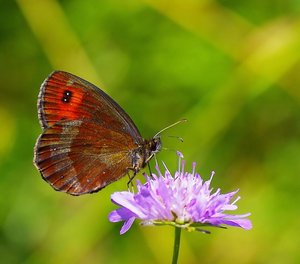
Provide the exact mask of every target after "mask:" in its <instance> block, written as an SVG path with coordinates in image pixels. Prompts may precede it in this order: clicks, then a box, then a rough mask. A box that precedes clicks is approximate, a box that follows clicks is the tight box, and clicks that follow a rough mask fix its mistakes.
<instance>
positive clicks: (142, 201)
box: [109, 152, 252, 234]
mask: <svg viewBox="0 0 300 264" xmlns="http://www.w3.org/2000/svg"><path fill="white" fill-rule="evenodd" d="M178 156H179V166H178V169H177V171H176V172H175V173H174V176H172V174H171V172H170V171H169V170H168V168H167V167H166V165H165V164H164V170H165V171H164V174H162V173H161V171H160V168H159V166H158V165H157V166H156V171H157V174H152V177H149V176H147V175H145V177H146V183H145V184H141V183H140V182H139V181H137V192H136V193H134V192H131V191H123V192H115V193H113V194H112V195H111V200H112V202H114V203H115V204H117V205H119V206H120V208H118V209H116V210H114V211H112V212H111V213H110V214H109V220H110V221H111V222H119V221H124V224H123V226H122V228H121V231H120V233H121V234H124V233H125V232H126V231H128V229H129V228H130V227H131V225H132V224H133V222H134V220H135V219H136V218H139V219H141V220H142V224H143V225H173V226H177V227H181V228H184V229H187V230H190V231H192V230H198V231H202V232H205V233H209V232H208V231H206V230H203V229H200V228H199V227H201V226H216V227H223V225H229V226H237V227H241V228H243V229H247V230H248V229H251V228H252V224H251V221H250V220H249V219H247V218H246V217H247V216H249V215H250V213H248V214H243V215H231V214H226V213H224V211H233V210H235V209H237V206H236V205H235V203H236V202H237V201H238V200H239V199H240V197H237V198H236V199H235V200H233V201H232V199H233V197H234V196H235V194H236V193H237V192H238V190H237V191H234V192H230V193H226V194H221V190H220V189H217V190H216V191H215V192H212V191H213V189H212V188H210V183H211V181H212V178H213V176H214V172H212V174H211V177H210V179H209V180H207V181H203V179H202V178H201V177H200V175H199V174H198V173H196V172H195V169H196V163H193V169H192V172H185V171H184V164H185V162H184V160H183V159H182V158H183V156H182V154H181V153H179V152H178Z"/></svg>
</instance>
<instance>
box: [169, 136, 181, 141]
mask: <svg viewBox="0 0 300 264" xmlns="http://www.w3.org/2000/svg"><path fill="white" fill-rule="evenodd" d="M167 137H170V138H176V139H178V140H179V141H181V142H183V138H182V137H178V136H167Z"/></svg>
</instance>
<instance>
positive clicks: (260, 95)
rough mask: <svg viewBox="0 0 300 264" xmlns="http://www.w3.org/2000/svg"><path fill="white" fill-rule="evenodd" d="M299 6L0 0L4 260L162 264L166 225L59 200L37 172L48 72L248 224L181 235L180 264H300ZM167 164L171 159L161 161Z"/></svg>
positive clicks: (105, 197) (106, 202)
mask: <svg viewBox="0 0 300 264" xmlns="http://www.w3.org/2000/svg"><path fill="white" fill-rule="evenodd" d="M299 15H300V4H299V1H297V0H289V1H284V0H276V1H270V0H268V1H250V0H246V1H228V0H219V1H216V0H215V1H213V0H212V1H204V0H202V1H200V0H199V1H196V0H187V1H179V0H176V1H167V0H163V1H159V0H144V1H136V0H131V1H121V0H113V1H96V0H88V1H79V0H76V1H74V0H73V1H68V0H61V1H58V0H44V1H37V0H17V1H1V9H0V72H1V78H0V89H1V90H0V93H1V97H0V126H1V129H0V171H1V177H0V196H1V199H0V203H1V204H0V206H1V209H0V226H1V229H0V259H1V263H28V264H29V263H30V264H31V263H169V262H170V260H171V254H172V243H173V242H172V241H173V240H172V239H173V230H172V228H167V227H163V228H162V227H140V226H139V225H137V224H135V225H134V226H133V228H132V229H131V230H130V231H129V232H128V233H126V234H125V235H123V236H120V235H119V228H120V224H112V223H109V222H108V220H107V215H108V213H109V212H110V211H111V210H113V209H114V208H115V206H114V205H113V204H112V203H111V202H110V199H109V198H110V194H111V193H112V192H114V191H117V190H123V189H125V188H126V181H127V179H125V178H124V179H123V180H120V181H119V182H117V183H115V184H113V185H110V186H109V187H107V188H105V189H104V190H102V191H101V192H100V193H97V194H93V195H86V196H83V197H72V196H68V195H66V194H62V193H57V192H55V191H53V190H52V189H51V188H50V187H49V186H48V185H47V184H46V183H45V182H44V181H43V180H42V179H41V177H40V175H39V173H38V172H37V170H36V169H35V168H34V166H33V165H32V158H33V146H34V143H35V140H36V138H37V136H38V135H39V133H40V132H41V129H40V127H39V124H38V120H37V110H36V100H37V94H38V91H39V86H40V84H41V83H42V81H43V80H44V78H46V76H47V75H48V74H49V73H50V72H51V71H52V70H53V69H62V70H66V71H69V72H72V73H75V74H77V75H79V76H82V77H83V78H85V79H87V80H89V81H91V82H93V83H95V84H96V85H98V86H100V87H102V88H103V89H104V90H105V91H106V92H108V93H109V94H110V95H111V96H112V97H113V98H115V100H116V101H117V102H119V103H120V105H122V106H123V107H124V109H125V110H126V111H127V112H128V113H129V114H130V116H131V117H132V118H133V120H135V122H136V124H137V126H138V127H139V128H140V130H141V132H142V135H144V136H145V137H151V135H154V134H155V133H156V132H157V131H158V130H160V129H161V128H163V127H165V126H167V125H169V124H171V123H172V122H175V121H177V120H179V119H180V118H183V117H184V118H187V119H188V120H189V122H188V123H186V124H183V125H181V126H178V127H176V128H174V129H173V130H170V131H168V132H167V133H166V134H169V135H178V136H182V137H183V138H184V143H183V144H181V143H180V142H177V141H176V140H174V139H171V138H167V137H164V138H163V140H164V145H165V146H166V147H168V148H170V149H180V150H181V151H182V152H183V153H184V155H185V157H186V159H187V164H189V163H191V162H192V161H196V162H197V164H198V171H199V172H200V173H201V174H202V176H203V177H204V178H208V177H209V174H210V171H211V170H215V171H216V173H217V174H216V177H215V179H214V183H213V185H214V186H215V188H217V187H221V188H222V189H223V190H224V192H225V191H226V192H227V191H230V190H235V189H237V188H240V193H239V194H240V195H241V196H242V200H240V201H239V202H238V205H239V207H240V209H239V213H246V212H248V211H249V212H251V213H252V216H251V220H252V221H253V225H254V228H253V230H251V231H244V230H241V229H237V228H229V229H228V230H223V229H222V230H214V231H213V233H212V235H209V236H208V235H203V234H199V233H185V232H184V233H183V236H182V247H181V251H180V263H189V264H190V263H272V264H273V263H300V251H299V245H300V233H299V231H298V230H299V229H298V225H299V222H300V212H299V210H300V209H299V201H300V199H299V198H300V194H299V189H300V184H299V182H300V181H299V173H300V162H299V157H300V140H299V139H300V126H299V124H300V122H299V119H300V106H299V103H300V89H299V83H300V75H299V71H300V52H299V50H300V19H299V17H300V16H299ZM158 159H159V160H164V161H165V162H166V163H167V164H169V167H171V168H172V169H175V168H176V162H175V160H176V158H175V154H174V153H173V152H172V151H163V152H162V153H161V154H159V155H158Z"/></svg>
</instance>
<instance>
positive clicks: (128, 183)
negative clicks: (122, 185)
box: [127, 168, 137, 189]
mask: <svg viewBox="0 0 300 264" xmlns="http://www.w3.org/2000/svg"><path fill="white" fill-rule="evenodd" d="M130 170H131V171H133V175H132V176H131V175H130V174H129V171H130ZM136 174H137V171H136V170H135V169H134V168H128V169H127V175H128V178H129V180H128V182H127V188H128V189H129V187H130V185H131V188H133V187H134V185H133V182H132V180H133V179H134V178H135V176H136Z"/></svg>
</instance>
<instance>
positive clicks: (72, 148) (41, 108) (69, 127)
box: [34, 71, 178, 195]
mask: <svg viewBox="0 0 300 264" xmlns="http://www.w3.org/2000/svg"><path fill="white" fill-rule="evenodd" d="M38 115H39V121H40V124H41V126H42V128H43V133H42V134H41V135H40V136H39V138H38V139H37V142H36V145H35V149H34V152H35V154H34V163H35V165H36V167H37V168H38V170H39V171H40V173H41V175H42V177H43V179H44V180H46V181H47V182H48V183H49V184H50V185H51V186H52V187H53V188H54V189H55V190H58V191H62V192H66V193H69V194H72V195H81V194H86V193H93V192H97V191H99V190H101V189H102V188H104V187H105V186H107V185H108V184H110V183H111V182H113V181H116V180H118V179H119V178H121V177H122V176H124V175H126V174H127V173H128V172H129V171H133V176H134V175H135V174H136V173H137V172H138V171H139V170H140V169H142V168H144V167H145V166H146V164H147V163H148V162H149V160H150V159H151V158H152V157H153V155H154V154H155V153H157V152H158V151H160V150H161V140H160V137H159V133H160V132H159V133H157V134H156V135H155V136H154V137H153V138H152V139H150V140H145V139H143V138H142V136H141V134H140V132H139V130H138V128H137V127H136V126H135V124H134V123H133V121H132V120H131V118H130V117H129V116H128V115H127V114H126V112H125V111H124V110H123V109H122V108H121V107H120V106H119V105H118V104H117V103H116V102H115V101H114V100H113V99H112V98H111V97H109V96H108V95H107V94H106V93H104V92H103V91H102V90H100V89H99V88H97V87H96V86H95V85H93V84H91V83H89V82H87V81H85V80H83V79H81V78H80V77H78V76H75V75H73V74H71V73H67V72H63V71H55V72H53V73H52V74H50V75H49V77H48V78H47V79H46V80H45V81H44V82H43V84H42V85H41V88H40V93H39V97H38ZM177 123H178V122H177ZM177 123H175V124H177ZM173 125H174V124H173ZM173 125H171V126H173ZM164 130H165V129H164Z"/></svg>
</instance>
